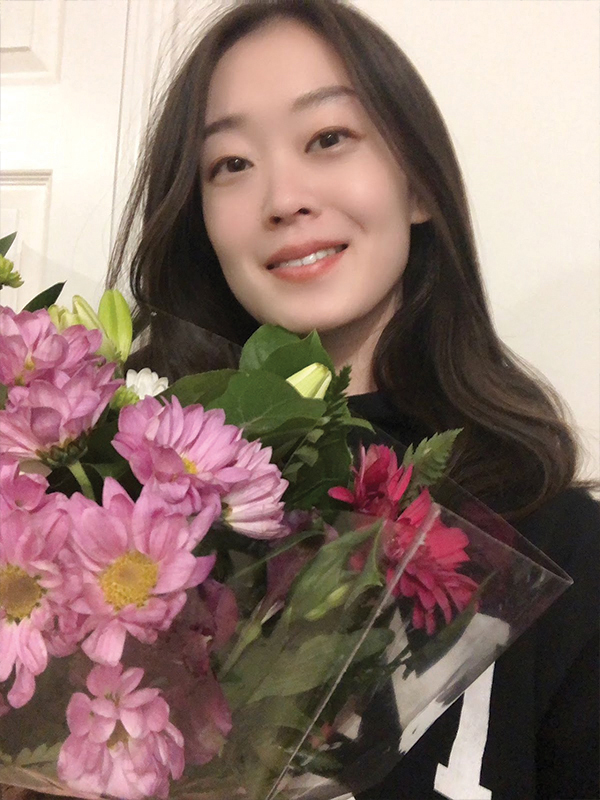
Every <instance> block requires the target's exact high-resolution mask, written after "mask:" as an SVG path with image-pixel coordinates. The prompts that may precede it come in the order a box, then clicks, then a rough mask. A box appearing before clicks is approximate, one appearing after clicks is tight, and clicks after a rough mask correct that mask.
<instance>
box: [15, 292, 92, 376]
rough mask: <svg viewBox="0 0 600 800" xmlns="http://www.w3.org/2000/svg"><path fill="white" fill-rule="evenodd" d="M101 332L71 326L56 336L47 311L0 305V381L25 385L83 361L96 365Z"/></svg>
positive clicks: (76, 366) (71, 368)
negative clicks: (16, 308) (16, 309)
mask: <svg viewBox="0 0 600 800" xmlns="http://www.w3.org/2000/svg"><path fill="white" fill-rule="evenodd" d="M101 343H102V334H101V333H100V331H88V330H87V329H86V328H84V327H83V325H74V326H72V327H70V328H67V329H66V330H65V331H63V332H62V333H59V332H58V331H57V329H56V327H55V325H54V323H53V322H52V320H51V319H50V314H49V313H48V312H47V311H46V309H40V310H39V311H33V312H31V311H21V312H20V313H19V314H17V313H15V312H14V311H13V310H12V309H10V308H7V307H4V306H0V382H1V383H4V384H5V385H6V386H12V385H15V384H19V385H22V386H24V385H26V384H29V383H30V382H31V381H32V380H34V379H35V378H40V377H44V376H45V374H46V373H47V372H48V371H49V370H53V369H60V370H61V371H63V372H72V371H76V370H77V369H79V367H80V366H81V362H82V361H92V362H94V363H96V362H97V361H98V357H97V356H96V355H95V353H96V351H97V350H98V348H99V347H100V345H101Z"/></svg>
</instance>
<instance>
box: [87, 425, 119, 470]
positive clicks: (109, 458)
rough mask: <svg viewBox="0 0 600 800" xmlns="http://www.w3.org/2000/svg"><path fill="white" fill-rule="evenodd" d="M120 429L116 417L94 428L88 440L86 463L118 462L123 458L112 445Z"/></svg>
mask: <svg viewBox="0 0 600 800" xmlns="http://www.w3.org/2000/svg"><path fill="white" fill-rule="evenodd" d="M118 429H119V423H118V421H117V420H116V419H115V420H111V421H110V422H104V423H100V424H99V425H97V426H96V427H95V428H93V429H92V431H91V433H90V435H89V437H88V440H87V452H86V455H85V461H86V463H91V464H108V463H112V462H116V463H118V462H120V461H122V460H123V459H122V456H120V455H119V454H118V453H117V451H116V450H115V448H114V447H113V446H112V440H113V439H114V438H115V436H116V434H117V431H118Z"/></svg>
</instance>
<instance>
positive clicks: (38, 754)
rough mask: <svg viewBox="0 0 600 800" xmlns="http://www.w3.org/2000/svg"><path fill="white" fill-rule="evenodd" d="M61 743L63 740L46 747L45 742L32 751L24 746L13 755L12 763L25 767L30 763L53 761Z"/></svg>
mask: <svg viewBox="0 0 600 800" xmlns="http://www.w3.org/2000/svg"><path fill="white" fill-rule="evenodd" d="M62 745H63V742H57V743H56V744H53V745H52V746H51V747H48V745H47V744H40V745H39V746H38V747H36V748H35V750H33V751H31V750H30V749H29V748H28V747H25V748H24V749H23V750H21V752H20V753H19V754H18V755H17V756H16V757H15V759H14V763H15V764H16V765H18V766H19V767H27V766H29V765H30V764H42V763H54V762H55V761H56V760H57V758H58V754H59V752H60V749H61V747H62Z"/></svg>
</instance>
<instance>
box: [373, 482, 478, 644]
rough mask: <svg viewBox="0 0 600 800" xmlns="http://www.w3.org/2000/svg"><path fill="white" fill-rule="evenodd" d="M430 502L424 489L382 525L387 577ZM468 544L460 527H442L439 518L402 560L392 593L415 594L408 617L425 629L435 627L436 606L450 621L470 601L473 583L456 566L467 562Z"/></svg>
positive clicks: (429, 629)
mask: <svg viewBox="0 0 600 800" xmlns="http://www.w3.org/2000/svg"><path fill="white" fill-rule="evenodd" d="M431 505H432V500H431V496H430V494H429V492H428V491H427V489H424V490H423V491H422V492H421V494H420V495H419V497H417V499H416V500H414V501H413V502H412V503H411V504H410V506H409V507H408V508H407V509H406V510H405V511H404V512H403V513H402V514H401V515H400V517H399V519H398V521H397V522H396V523H395V524H393V525H389V526H386V528H385V530H384V535H387V540H386V541H385V544H384V550H385V555H386V557H387V559H388V563H389V567H388V571H387V577H388V580H392V578H393V577H394V573H395V571H396V566H397V565H398V564H399V563H400V561H401V560H402V558H403V556H404V553H405V552H406V550H407V549H408V547H409V546H410V544H411V543H412V541H413V539H414V537H415V536H416V535H417V533H418V530H419V527H420V525H421V524H422V522H423V521H424V519H425V517H426V516H427V514H428V512H429V509H430V508H431ZM468 544H469V537H468V536H467V534H466V533H465V532H464V531H462V530H461V529H460V528H449V527H447V526H446V525H444V523H443V522H441V520H440V519H439V517H438V519H437V520H436V521H435V522H434V524H433V527H432V528H431V529H430V530H429V532H428V534H427V536H426V539H425V541H424V542H423V543H422V544H421V545H420V546H419V547H418V548H417V550H416V552H415V554H414V556H413V557H412V558H411V560H410V561H409V562H408V564H407V565H406V569H405V571H404V573H403V574H402V575H401V577H400V580H399V581H398V583H397V584H396V586H395V587H394V594H395V595H396V596H402V597H412V598H414V607H413V613H412V622H413V625H414V626H415V628H425V630H426V631H427V633H428V634H430V635H431V634H433V633H434V632H435V629H436V626H437V620H436V611H437V610H439V611H441V613H442V615H443V617H444V619H445V621H446V623H449V622H450V621H451V620H452V617H453V616H454V613H455V612H461V611H464V609H465V608H466V607H467V606H468V605H469V603H470V601H471V598H472V597H473V594H474V592H475V591H476V590H477V583H476V582H475V581H474V580H473V579H472V578H469V577H468V576H467V575H463V574H461V573H460V572H458V571H457V570H458V568H459V567H460V566H461V565H462V564H464V563H466V562H468V561H470V559H469V556H468V554H467V553H466V552H465V547H467V546H468Z"/></svg>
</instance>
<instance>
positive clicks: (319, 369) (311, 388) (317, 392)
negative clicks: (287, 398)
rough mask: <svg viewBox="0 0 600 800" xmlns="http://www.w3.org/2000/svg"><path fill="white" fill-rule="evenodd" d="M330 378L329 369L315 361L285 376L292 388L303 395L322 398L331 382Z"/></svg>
mask: <svg viewBox="0 0 600 800" xmlns="http://www.w3.org/2000/svg"><path fill="white" fill-rule="evenodd" d="M331 378H332V375H331V370H329V369H327V367H326V366H325V365H324V364H319V363H317V362H315V363H314V364H310V365H309V366H308V367H304V369H301V370H300V371H299V372H295V373H294V374H293V375H290V377H289V378H287V382H288V383H291V385H292V386H293V387H294V389H296V391H297V392H299V393H300V394H301V395H302V396H303V397H308V398H310V399H312V400H322V399H323V398H324V397H325V392H326V391H327V387H328V386H329V384H330V383H331Z"/></svg>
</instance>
